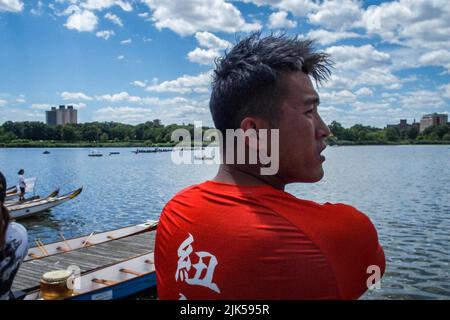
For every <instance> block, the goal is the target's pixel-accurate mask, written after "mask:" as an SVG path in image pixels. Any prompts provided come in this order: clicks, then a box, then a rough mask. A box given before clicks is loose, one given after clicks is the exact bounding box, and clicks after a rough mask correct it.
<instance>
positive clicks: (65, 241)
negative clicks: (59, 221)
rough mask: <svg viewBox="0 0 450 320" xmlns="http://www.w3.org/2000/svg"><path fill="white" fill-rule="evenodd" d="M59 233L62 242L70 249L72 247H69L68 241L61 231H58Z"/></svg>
mask: <svg viewBox="0 0 450 320" xmlns="http://www.w3.org/2000/svg"><path fill="white" fill-rule="evenodd" d="M59 234H60V236H61V238H62V239H63V240H64V243H65V244H66V246H67V247H68V248H69V249H70V250H72V248H71V247H70V245H69V243H68V242H67V240H66V238H64V235H63V233H62V232H60V233H59Z"/></svg>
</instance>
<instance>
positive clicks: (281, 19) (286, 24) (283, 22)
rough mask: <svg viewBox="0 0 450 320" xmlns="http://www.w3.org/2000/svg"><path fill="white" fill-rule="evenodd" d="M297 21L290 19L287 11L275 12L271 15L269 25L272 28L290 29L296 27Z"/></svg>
mask: <svg viewBox="0 0 450 320" xmlns="http://www.w3.org/2000/svg"><path fill="white" fill-rule="evenodd" d="M296 26H297V22H296V21H293V20H289V19H288V13H287V12H286V11H278V12H274V13H272V14H271V15H270V16H269V24H268V27H269V28H271V29H290V28H295V27H296Z"/></svg>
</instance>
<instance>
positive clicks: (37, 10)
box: [0, 0, 44, 16]
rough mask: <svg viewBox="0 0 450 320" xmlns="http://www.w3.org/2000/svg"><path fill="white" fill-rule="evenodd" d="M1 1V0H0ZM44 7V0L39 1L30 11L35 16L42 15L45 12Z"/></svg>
mask: <svg viewBox="0 0 450 320" xmlns="http://www.w3.org/2000/svg"><path fill="white" fill-rule="evenodd" d="M0 2H1V0H0ZM43 7H44V3H43V2H42V1H40V0H39V1H38V2H37V5H36V7H34V8H32V9H31V10H30V13H31V14H32V15H34V16H40V15H41V14H42V12H43V10H42V8H43Z"/></svg>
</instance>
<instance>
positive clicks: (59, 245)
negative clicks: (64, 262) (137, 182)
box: [24, 220, 158, 261]
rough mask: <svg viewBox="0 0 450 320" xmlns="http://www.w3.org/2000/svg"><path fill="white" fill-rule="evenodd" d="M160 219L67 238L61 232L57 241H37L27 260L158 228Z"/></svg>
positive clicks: (29, 250) (29, 251)
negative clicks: (59, 239)
mask: <svg viewBox="0 0 450 320" xmlns="http://www.w3.org/2000/svg"><path fill="white" fill-rule="evenodd" d="M157 225H158V221H155V220H149V221H147V222H145V223H142V224H138V225H133V226H128V227H124V228H120V229H115V230H110V231H106V232H101V233H97V234H94V233H91V234H90V235H85V236H82V237H77V238H71V239H65V238H64V236H63V235H62V234H61V238H62V241H57V242H53V243H49V244H46V245H44V244H43V243H39V242H36V243H37V244H39V246H36V247H32V248H30V249H28V255H27V256H26V257H25V259H24V260H25V261H26V260H33V259H39V258H43V257H48V256H52V255H55V254H60V253H65V252H69V251H72V250H77V249H80V248H83V247H88V246H93V245H96V244H100V243H105V242H108V241H112V240H117V239H121V238H125V237H128V236H131V235H136V234H138V233H142V232H147V231H152V230H155V229H156V226H157Z"/></svg>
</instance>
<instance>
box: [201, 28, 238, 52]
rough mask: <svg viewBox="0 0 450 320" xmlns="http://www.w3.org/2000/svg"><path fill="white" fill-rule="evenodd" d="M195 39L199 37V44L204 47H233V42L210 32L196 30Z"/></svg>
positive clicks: (222, 48) (219, 48)
mask: <svg viewBox="0 0 450 320" xmlns="http://www.w3.org/2000/svg"><path fill="white" fill-rule="evenodd" d="M195 39H197V41H198V44H199V45H200V46H202V47H205V48H208V49H217V50H225V49H227V48H229V47H231V43H230V42H228V41H226V40H223V39H220V38H219V37H217V36H216V35H214V34H212V33H210V32H207V31H205V32H196V33H195Z"/></svg>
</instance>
